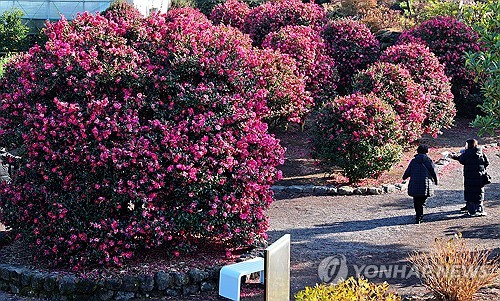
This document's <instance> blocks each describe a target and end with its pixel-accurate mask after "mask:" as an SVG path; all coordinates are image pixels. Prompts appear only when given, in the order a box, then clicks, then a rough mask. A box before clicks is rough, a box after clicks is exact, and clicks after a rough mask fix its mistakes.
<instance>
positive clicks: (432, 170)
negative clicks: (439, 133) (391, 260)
mask: <svg viewBox="0 0 500 301" xmlns="http://www.w3.org/2000/svg"><path fill="white" fill-rule="evenodd" d="M428 151H429V148H428V147H427V146H426V145H424V144H422V145H419V146H418V148H417V154H416V155H415V157H414V158H413V159H412V160H411V162H410V164H409V165H408V167H407V168H406V170H405V172H404V174H403V180H406V179H408V178H410V183H409V184H408V195H409V196H412V197H413V204H414V206H415V214H416V216H415V221H416V223H417V224H420V223H421V222H422V217H423V216H424V206H425V201H426V200H427V198H428V197H430V196H433V195H434V185H437V183H438V178H437V172H436V166H435V165H434V162H432V160H431V158H429V156H427V153H428Z"/></svg>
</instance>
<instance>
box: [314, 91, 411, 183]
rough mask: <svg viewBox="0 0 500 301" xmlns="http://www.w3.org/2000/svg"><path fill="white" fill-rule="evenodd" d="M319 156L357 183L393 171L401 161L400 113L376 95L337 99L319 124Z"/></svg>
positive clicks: (316, 143)
mask: <svg viewBox="0 0 500 301" xmlns="http://www.w3.org/2000/svg"><path fill="white" fill-rule="evenodd" d="M313 132H314V136H313V141H312V143H313V146H314V152H315V156H316V157H317V158H319V159H321V160H323V161H324V162H326V163H328V164H329V165H331V166H336V167H340V168H342V169H344V172H345V175H346V176H347V177H348V178H349V179H350V180H351V181H356V180H359V179H362V178H367V177H371V176H376V175H378V174H380V173H381V172H383V171H386V170H389V169H390V168H391V167H392V166H393V165H394V164H395V163H396V162H397V161H398V160H399V158H400V157H401V154H402V151H403V148H402V146H401V144H400V143H399V140H400V135H401V128H400V123H399V122H398V120H397V115H396V112H395V111H394V110H393V109H392V108H391V106H390V105H389V104H387V103H386V102H384V101H382V100H380V99H379V98H377V97H376V96H375V95H373V94H369V95H362V94H353V95H349V96H344V97H340V98H337V99H336V100H335V101H332V102H329V103H328V104H326V105H325V106H324V108H323V109H321V110H320V111H319V112H318V114H317V118H316V120H315V126H314V131H313Z"/></svg>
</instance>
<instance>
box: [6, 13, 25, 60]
mask: <svg viewBox="0 0 500 301" xmlns="http://www.w3.org/2000/svg"><path fill="white" fill-rule="evenodd" d="M23 15H24V13H23V12H22V11H21V10H20V9H13V10H6V11H4V12H3V13H2V15H0V51H1V52H18V51H24V50H26V49H27V48H28V43H29V41H28V32H29V28H28V27H27V26H26V25H24V24H23V22H22V20H21V18H22V17H23Z"/></svg>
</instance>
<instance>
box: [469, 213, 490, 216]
mask: <svg viewBox="0 0 500 301" xmlns="http://www.w3.org/2000/svg"><path fill="white" fill-rule="evenodd" d="M468 215H469V216H470V217H479V216H486V215H487V214H486V212H476V213H474V214H470V213H469V214H468Z"/></svg>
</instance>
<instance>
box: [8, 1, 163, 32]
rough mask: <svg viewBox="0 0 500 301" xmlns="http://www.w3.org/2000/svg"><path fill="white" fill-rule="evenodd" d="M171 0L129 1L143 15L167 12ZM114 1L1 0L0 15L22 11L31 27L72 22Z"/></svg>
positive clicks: (106, 6) (101, 9)
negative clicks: (65, 20) (64, 20)
mask: <svg viewBox="0 0 500 301" xmlns="http://www.w3.org/2000/svg"><path fill="white" fill-rule="evenodd" d="M170 1H171V0H127V2H129V3H131V4H133V5H134V6H135V7H136V8H137V9H138V10H139V11H140V12H141V13H142V14H143V15H145V16H147V15H149V14H150V13H152V12H153V11H162V12H166V11H167V10H168V8H169V6H170ZM112 2H113V1H112V0H29V1H22V0H0V13H3V12H4V11H7V10H12V9H16V8H17V9H20V10H21V11H22V12H23V13H24V17H23V19H25V20H27V23H30V25H35V26H37V27H38V24H40V23H41V24H43V22H44V21H45V20H58V19H60V17H61V15H62V16H64V17H65V18H66V19H68V20H71V19H73V18H74V17H76V16H77V14H78V13H82V12H86V11H87V12H91V13H96V12H100V11H103V10H105V9H106V8H108V7H109V5H110V4H111V3H112Z"/></svg>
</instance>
